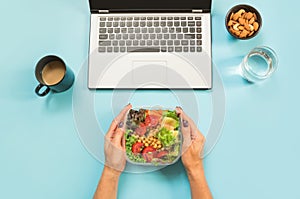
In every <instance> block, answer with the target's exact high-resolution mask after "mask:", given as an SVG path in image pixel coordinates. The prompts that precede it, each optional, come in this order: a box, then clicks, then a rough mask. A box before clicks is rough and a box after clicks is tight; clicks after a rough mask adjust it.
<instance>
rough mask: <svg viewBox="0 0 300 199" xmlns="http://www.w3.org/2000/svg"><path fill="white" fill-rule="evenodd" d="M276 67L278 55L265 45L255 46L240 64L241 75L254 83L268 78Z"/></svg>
mask: <svg viewBox="0 0 300 199" xmlns="http://www.w3.org/2000/svg"><path fill="white" fill-rule="evenodd" d="M277 67H278V57H277V55H276V53H275V51H274V50H273V49H271V48H270V47H267V46H261V47H256V48H254V49H252V50H251V51H250V52H249V53H248V55H246V56H245V58H244V59H243V62H242V63H241V65H240V70H241V75H242V76H243V77H244V78H245V79H246V80H248V81H249V82H252V83H256V82H260V81H263V80H265V79H267V78H269V77H270V76H271V75H272V74H273V73H274V71H275V70H276V69H277Z"/></svg>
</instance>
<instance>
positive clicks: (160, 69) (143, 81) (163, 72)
mask: <svg viewBox="0 0 300 199" xmlns="http://www.w3.org/2000/svg"><path fill="white" fill-rule="evenodd" d="M132 79H133V82H134V84H139V86H142V85H147V84H166V82H167V61H165V60H162V61H153V60H149V61H147V60H145V61H142V60H139V61H133V62H132Z"/></svg>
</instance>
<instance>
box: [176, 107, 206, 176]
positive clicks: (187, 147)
mask: <svg viewBox="0 0 300 199" xmlns="http://www.w3.org/2000/svg"><path fill="white" fill-rule="evenodd" d="M176 112H177V114H179V115H180V118H181V131H182V135H183V145H182V156H181V161H182V163H183V165H184V167H185V169H186V170H187V172H188V173H191V172H192V171H193V169H197V168H199V166H202V158H201V154H202V150H203V148H204V143H205V137H204V136H203V135H202V133H201V132H200V131H199V129H198V128H197V126H196V125H195V123H194V121H193V120H192V119H190V118H189V117H188V116H187V115H186V114H185V112H184V111H183V110H182V109H181V108H180V107H177V108H176Z"/></svg>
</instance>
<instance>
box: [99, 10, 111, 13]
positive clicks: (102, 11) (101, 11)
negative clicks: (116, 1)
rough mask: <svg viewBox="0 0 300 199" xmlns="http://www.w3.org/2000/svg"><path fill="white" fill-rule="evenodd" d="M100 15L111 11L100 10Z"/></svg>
mask: <svg viewBox="0 0 300 199" xmlns="http://www.w3.org/2000/svg"><path fill="white" fill-rule="evenodd" d="M98 13H100V14H107V13H109V10H98Z"/></svg>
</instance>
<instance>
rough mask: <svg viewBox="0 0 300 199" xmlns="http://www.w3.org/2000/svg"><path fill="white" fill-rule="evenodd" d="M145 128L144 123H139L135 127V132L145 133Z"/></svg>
mask: <svg viewBox="0 0 300 199" xmlns="http://www.w3.org/2000/svg"><path fill="white" fill-rule="evenodd" d="M146 131H147V128H146V126H145V124H144V123H140V126H139V127H137V128H136V129H135V133H136V134H138V135H139V136H143V135H145V133H146Z"/></svg>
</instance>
